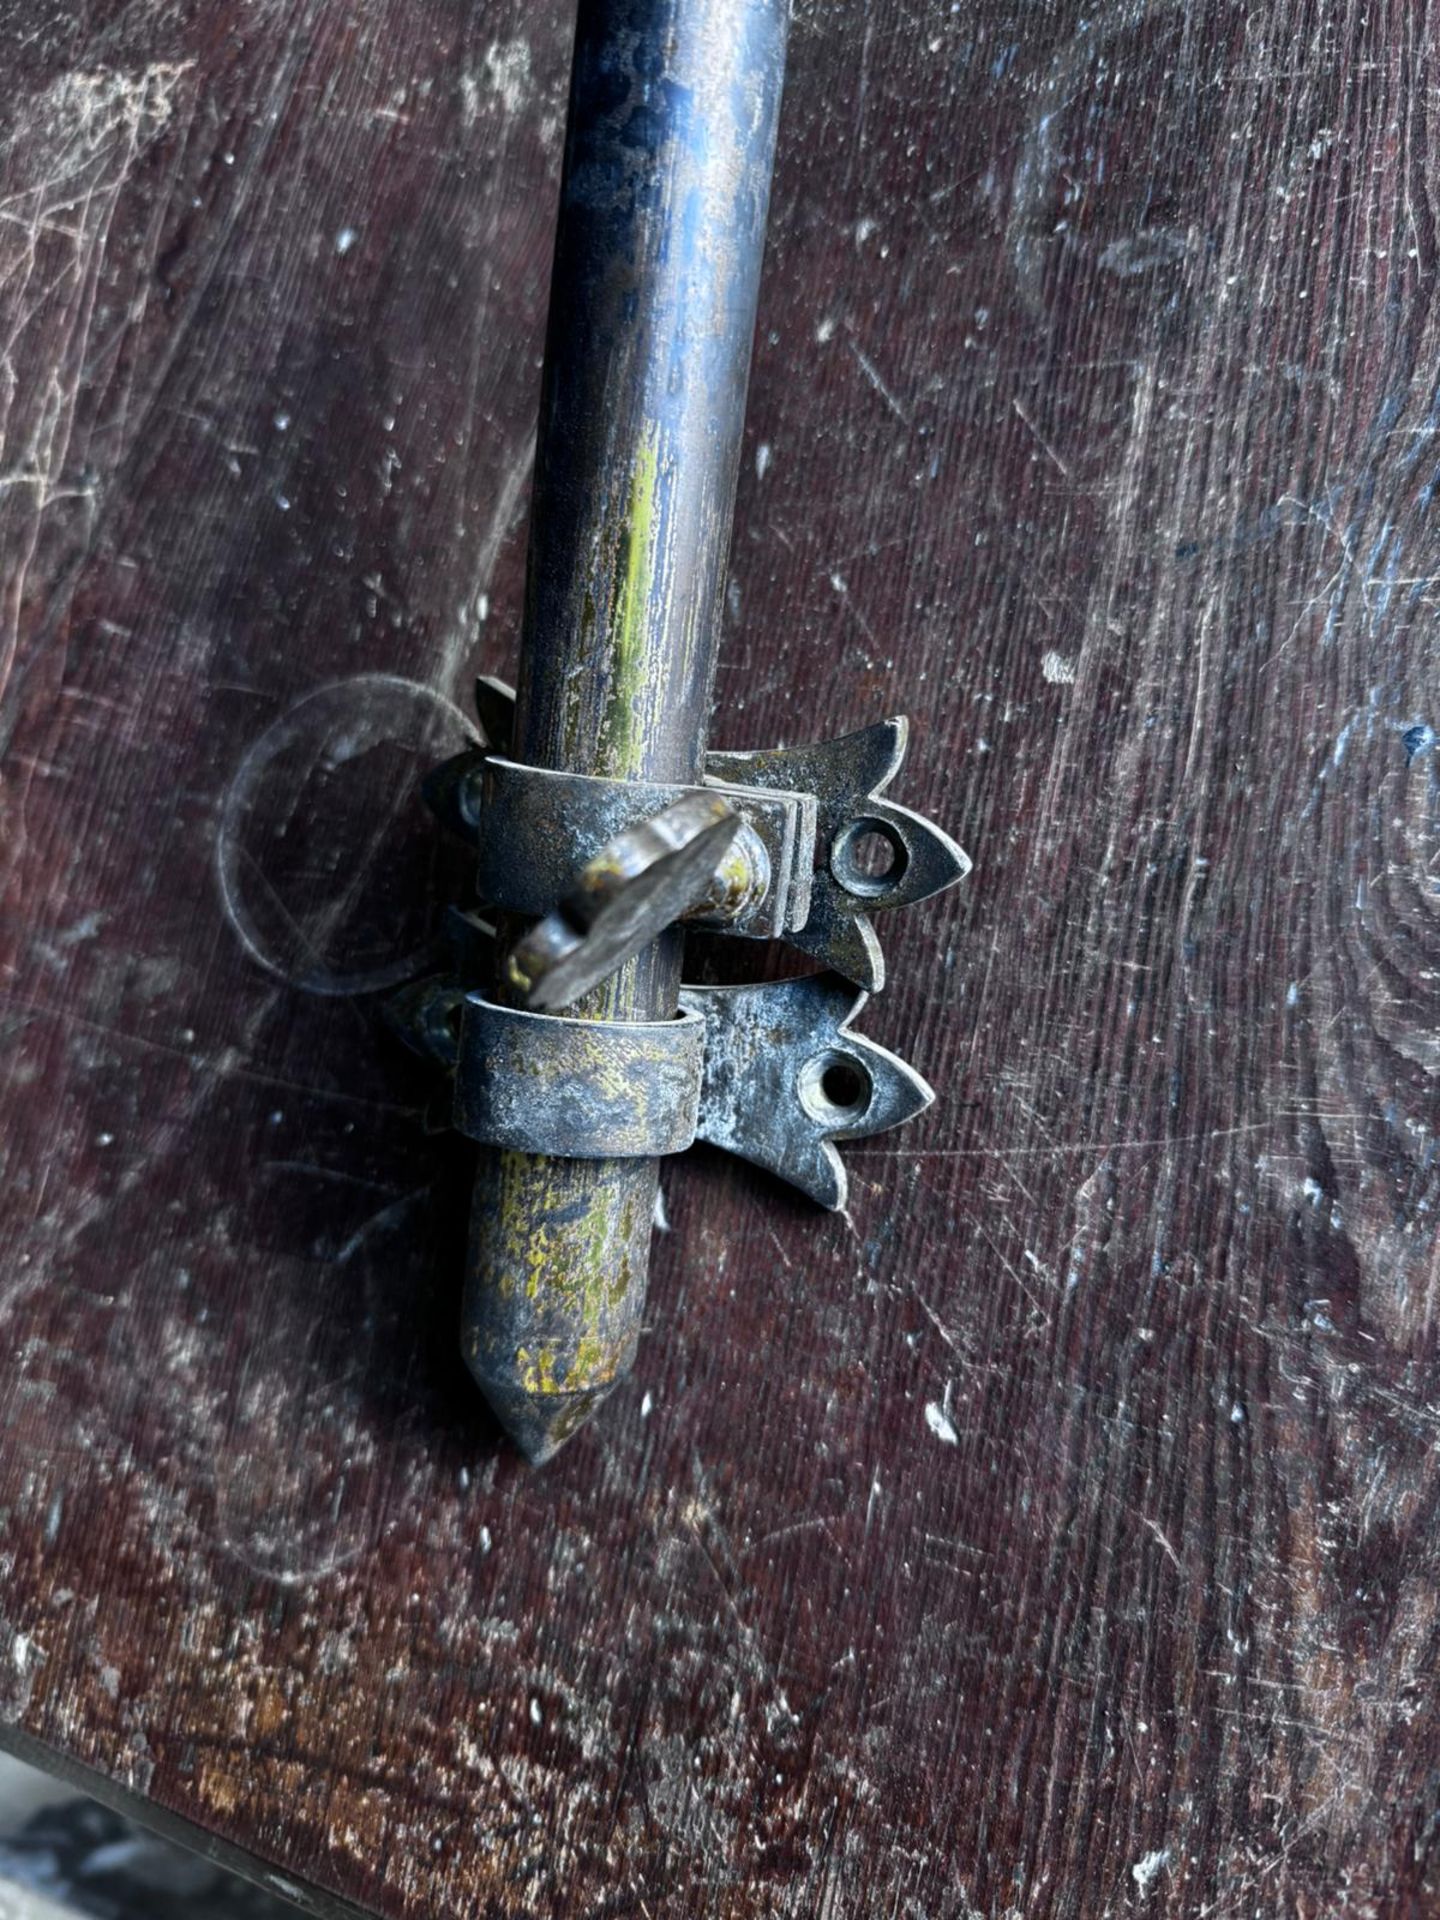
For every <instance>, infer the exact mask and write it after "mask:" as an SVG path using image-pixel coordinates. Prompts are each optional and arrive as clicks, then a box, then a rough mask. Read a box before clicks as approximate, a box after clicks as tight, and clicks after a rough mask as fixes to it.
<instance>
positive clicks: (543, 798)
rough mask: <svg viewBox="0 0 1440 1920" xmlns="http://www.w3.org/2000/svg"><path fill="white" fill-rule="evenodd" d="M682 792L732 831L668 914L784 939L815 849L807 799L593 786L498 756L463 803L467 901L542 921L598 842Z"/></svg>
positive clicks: (800, 908)
mask: <svg viewBox="0 0 1440 1920" xmlns="http://www.w3.org/2000/svg"><path fill="white" fill-rule="evenodd" d="M687 796H694V797H696V798H699V799H704V800H705V801H708V802H709V803H711V804H713V803H714V802H715V801H716V800H720V801H723V803H724V804H725V807H726V809H727V811H728V812H730V813H733V814H737V815H739V817H740V819H741V821H742V822H743V831H742V833H741V835H740V836H739V840H738V843H737V845H736V846H735V847H734V848H733V849H731V850H730V851H729V852H728V853H722V854H721V856H720V858H719V860H718V862H717V863H716V864H714V865H713V866H712V868H711V870H710V871H709V873H708V874H706V873H702V875H701V880H702V881H703V882H708V884H704V885H701V886H700V887H699V888H698V889H697V890H696V892H695V894H693V895H684V896H682V897H681V898H679V899H677V901H676V902H675V909H676V910H675V912H674V913H673V914H672V915H671V917H672V918H675V919H679V918H682V917H683V918H684V920H685V921H686V923H687V924H688V925H691V926H704V925H713V926H723V927H724V928H725V930H726V931H727V932H730V933H735V934H737V935H743V936H744V937H746V938H750V939H766V940H768V939H772V938H774V937H776V936H777V935H779V934H782V933H784V932H785V931H786V929H787V928H788V927H789V926H790V925H791V924H792V917H793V918H798V921H799V923H800V924H803V922H804V919H805V916H806V914H807V913H808V911H809V904H808V903H809V893H810V869H811V862H812V861H813V858H814V851H815V803H814V801H813V800H812V799H811V798H810V796H809V795H808V794H775V793H770V792H766V791H762V790H761V789H759V788H745V787H728V788H727V787H722V786H718V785H714V786H712V785H709V784H708V783H707V785H706V786H703V787H683V786H678V785H675V784H673V783H670V784H661V783H659V782H656V781H645V780H600V779H596V778H594V777H593V776H590V775H585V774H578V773H554V772H551V771H550V770H549V769H548V768H544V767H522V766H519V765H517V764H516V763H515V762H514V761H512V760H505V759H501V758H499V757H498V756H492V757H491V758H490V759H488V760H487V762H486V764H485V776H484V785H483V798H482V799H481V800H480V802H479V803H478V804H477V805H475V807H474V811H473V828H470V827H467V828H466V831H467V833H469V834H471V835H473V838H474V839H475V841H476V843H477V845H478V849H479V865H478V873H477V883H476V884H477V891H478V893H479V896H480V898H481V899H482V900H484V901H486V902H487V903H489V904H492V905H494V906H498V907H501V908H504V909H505V910H506V911H508V912H511V913H518V914H526V915H537V916H538V915H540V914H544V913H548V912H550V911H551V910H552V909H553V908H554V906H555V905H556V903H557V901H560V900H562V899H563V898H564V896H565V895H566V894H567V893H568V892H569V890H570V889H571V888H572V887H573V886H574V884H575V879H576V875H577V874H578V873H579V871H580V870H581V868H582V867H584V866H586V865H587V864H588V863H589V862H590V861H591V860H593V859H595V858H596V857H597V856H602V855H604V853H605V849H606V847H607V844H608V843H610V842H611V841H614V840H615V839H616V838H617V836H619V835H622V834H625V833H628V832H630V831H631V830H632V829H634V828H637V827H639V826H641V825H642V824H643V823H644V822H646V821H648V820H651V819H654V818H655V817H656V816H657V815H659V814H661V813H663V812H664V811H665V810H666V809H667V808H670V807H673V806H675V805H676V804H677V803H678V802H680V801H682V800H684V799H685V798H686V797H687Z"/></svg>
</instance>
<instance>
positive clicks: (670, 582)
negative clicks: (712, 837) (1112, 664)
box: [464, 0, 789, 1461]
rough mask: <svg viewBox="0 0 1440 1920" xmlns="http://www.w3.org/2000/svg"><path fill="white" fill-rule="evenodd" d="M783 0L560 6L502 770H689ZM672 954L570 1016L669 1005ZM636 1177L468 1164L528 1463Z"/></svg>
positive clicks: (565, 1385)
mask: <svg viewBox="0 0 1440 1920" xmlns="http://www.w3.org/2000/svg"><path fill="white" fill-rule="evenodd" d="M788 16H789V0H581V5H580V10H579V22H578V26H577V32H576V43H575V61H574V68H573V73H572V77H571V93H570V121H569V130H568V134H567V139H566V148H565V163H564V176H563V181H562V186H561V203H560V219H559V230H558V234H557V239H556V249H555V266H554V275H553V279H552V283H551V296H550V325H549V333H548V337H547V342H546V355H545V375H544V384H543V391H542V398H541V409H540V426H539V444H538V450H537V460H536V478H535V496H534V505H533V509H532V518H531V532H530V556H529V580H528V590H527V595H526V610H525V633H524V641H523V647H522V659H521V665H520V676H519V687H518V703H517V710H516V733H515V743H514V748H513V752H514V755H515V757H516V758H517V759H519V760H523V761H528V762H530V763H531V764H533V765H535V766H540V767H549V768H555V769H559V770H562V771H566V772H572V773H588V774H603V775H606V776H608V777H610V778H612V779H633V780H658V781H673V782H692V781H695V780H697V779H698V778H699V776H700V771H701V766H702V762H703V757H704V752H705V736H706V728H707V723H708V718H709V711H710V700H711V687H712V682H713V678H714V669H715V658H716V649H717V644H718V641H719V636H720V613H721V604H722V594H723V590H724V581H725V570H726V563H727V559H728V555H729V549H730V532H731V522H732V518H733V514H734V504H735V485H736V476H737V470H738V463H739V455H740V441H741V434H742V429H743V425H744V416H745V391H746V385H747V381H748V377H749V367H750V352H751V342H752V338H753V335H754V330H755V310H756V302H757V297H758V292H759V282H760V265H761V258H762V255H763V252H764V242H765V222H766V214H767V209H768V202H769V192H770V176H771V170H772V166H773V163H774V152H775V130H776V122H777V119H778V115H779V105H780V90H781V82H782V78H783V73H784V61H785V41H786V29H787V24H788ZM679 978H680V974H679V939H678V936H676V935H674V934H671V935H667V936H666V937H665V938H664V939H662V940H661V941H660V942H658V943H657V945H656V946H655V947H653V948H652V949H650V950H649V951H648V952H647V953H645V954H642V955H641V956H640V957H639V958H637V959H636V960H634V961H632V962H630V963H629V964H627V965H626V966H625V967H623V968H622V969H621V970H620V971H619V972H618V973H617V974H615V975H614V976H613V977H612V978H611V979H610V980H608V981H606V983H605V984H604V986H603V987H601V988H598V989H596V991H595V992H594V993H592V994H590V995H588V996H587V998H586V999H585V1000H584V1001H583V1002H581V1003H580V1004H579V1005H578V1006H577V1007H574V1008H571V1009H570V1011H571V1012H572V1013H582V1014H586V1015H589V1016H590V1017H592V1018H609V1019H632V1020H644V1019H656V1018H661V1017H664V1016H666V1015H668V1014H672V1013H674V1011H675V1009H676V1005H677V998H678V991H679ZM657 1174H658V1163H657V1162H655V1161H653V1160H603V1161H595V1160H590V1161H579V1160H557V1159H550V1158H541V1157H539V1156H535V1155H528V1154H520V1153H512V1152H506V1153H492V1152H489V1151H485V1152H482V1155H481V1163H480V1168H479V1172H478V1174H477V1179H476V1188H475V1202H474V1210H473V1215H472V1224H471V1244H470V1255H469V1263H468V1272H467V1284H466V1295H465V1309H464V1344H465V1355H466V1359H467V1361H468V1363H469V1366H470V1368H471V1371H472V1372H473V1373H474V1375H475V1377H476V1379H477V1380H478V1381H479V1383H480V1385H481V1387H482V1388H483V1389H484V1391H485V1394H486V1396H487V1398H488V1399H489V1400H490V1403H491V1405H492V1407H493V1408H494V1410H495V1412H496V1413H497V1415H498V1416H499V1418H500V1419H501V1421H502V1422H503V1423H504V1425H505V1427H506V1428H507V1430H508V1431H509V1433H510V1434H511V1436H512V1438H513V1439H514V1440H515V1441H516V1443H517V1444H518V1445H519V1446H520V1447H521V1448H522V1450H523V1451H524V1452H525V1453H526V1454H527V1455H528V1456H529V1457H530V1458H531V1459H532V1460H537V1461H538V1460H544V1459H548V1458H549V1457H550V1455H551V1454H553V1453H554V1452H555V1451H556V1449H557V1448H558V1447H559V1446H560V1445H562V1444H563V1442H564V1441H565V1440H566V1439H568V1438H569V1436H570V1435H571V1434H572V1433H573V1432H574V1431H575V1429H576V1428H577V1427H578V1426H579V1425H580V1424H581V1423H582V1422H583V1420H584V1419H585V1418H586V1417H587V1415H588V1414H589V1413H590V1412H591V1411H592V1410H593V1408H594V1407H595V1406H596V1405H597V1404H598V1403H599V1401H600V1400H601V1399H603V1398H604V1396H605V1395H606V1394H607V1393H608V1392H609V1391H610V1389H611V1388H612V1387H613V1386H614V1385H615V1383H616V1382H617V1381H618V1380H619V1379H620V1378H622V1377H623V1375H624V1374H625V1372H626V1371H627V1370H628V1368H629V1366H630V1364H631V1361H632V1360H633V1358H634V1352H635V1346H636V1342H637V1339H638V1336H639V1329H640V1319H641V1313H642V1310H643V1307H644V1301H645V1288H646V1280H647V1275H648V1269H649V1257H650V1236H651V1225H652V1220H653V1216H654V1208H655V1198H656V1193H657Z"/></svg>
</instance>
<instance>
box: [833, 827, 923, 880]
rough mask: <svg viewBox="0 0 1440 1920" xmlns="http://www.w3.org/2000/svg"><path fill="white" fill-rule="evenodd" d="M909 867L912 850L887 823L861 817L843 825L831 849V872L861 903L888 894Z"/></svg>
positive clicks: (901, 836) (900, 835)
mask: <svg viewBox="0 0 1440 1920" xmlns="http://www.w3.org/2000/svg"><path fill="white" fill-rule="evenodd" d="M909 864H910V849H909V848H908V847H907V846H906V844H905V840H904V837H903V835H902V834H901V833H900V832H899V831H898V830H897V829H896V828H895V827H893V826H892V825H891V824H890V822H889V821H888V820H876V819H871V818H868V817H866V816H863V815H862V816H861V818H860V819H858V820H851V821H849V822H848V823H847V824H846V825H845V826H843V827H842V828H841V829H840V831H839V833H837V834H836V836H835V838H834V840H833V841H832V843H831V846H830V871H831V873H832V874H833V875H834V876H835V878H836V879H837V880H838V881H839V883H840V885H841V886H842V887H844V889H845V891H846V892H847V893H852V894H855V895H857V896H858V897H859V898H860V899H862V900H873V899H875V898H876V897H877V896H878V895H880V894H882V893H889V891H890V889H891V888H892V887H893V886H895V885H896V883H897V882H898V881H899V880H900V878H901V876H902V875H903V874H904V872H905V869H906V867H908V866H909Z"/></svg>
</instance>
